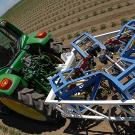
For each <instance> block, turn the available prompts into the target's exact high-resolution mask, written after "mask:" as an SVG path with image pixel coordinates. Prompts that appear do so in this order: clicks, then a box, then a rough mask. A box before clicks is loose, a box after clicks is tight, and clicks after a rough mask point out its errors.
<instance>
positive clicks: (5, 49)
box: [0, 21, 21, 69]
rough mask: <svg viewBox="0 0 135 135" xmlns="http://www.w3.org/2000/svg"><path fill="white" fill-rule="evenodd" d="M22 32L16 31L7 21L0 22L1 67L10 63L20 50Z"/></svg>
mask: <svg viewBox="0 0 135 135" xmlns="http://www.w3.org/2000/svg"><path fill="white" fill-rule="evenodd" d="M20 37H21V32H17V31H16V32H15V31H14V29H12V27H11V26H10V24H9V23H8V22H6V21H1V22H0V69H1V68H3V67H5V66H8V65H10V63H11V62H12V60H13V59H14V58H15V57H16V55H17V53H18V52H19V48H20V47H19V39H20Z"/></svg>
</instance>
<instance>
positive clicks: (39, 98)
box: [0, 88, 51, 121]
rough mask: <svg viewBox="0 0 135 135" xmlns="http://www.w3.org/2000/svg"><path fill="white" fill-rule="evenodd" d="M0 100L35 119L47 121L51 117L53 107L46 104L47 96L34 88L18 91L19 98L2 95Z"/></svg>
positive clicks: (14, 109)
mask: <svg viewBox="0 0 135 135" xmlns="http://www.w3.org/2000/svg"><path fill="white" fill-rule="evenodd" d="M0 101H1V103H2V104H3V105H5V106H6V107H8V108H9V109H11V110H13V111H15V112H17V113H19V114H21V115H23V116H25V117H28V118H30V119H33V120H37V121H47V120H49V117H51V113H50V111H51V108H50V107H49V106H48V105H44V101H45V96H44V95H43V94H39V93H37V92H35V91H34V90H33V89H29V88H24V89H22V90H20V91H18V99H15V98H13V97H10V96H7V95H2V96H1V97H0Z"/></svg>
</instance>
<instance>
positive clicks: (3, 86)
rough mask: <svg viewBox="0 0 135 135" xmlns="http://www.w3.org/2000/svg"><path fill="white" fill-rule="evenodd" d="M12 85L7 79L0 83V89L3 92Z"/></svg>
mask: <svg viewBox="0 0 135 135" xmlns="http://www.w3.org/2000/svg"><path fill="white" fill-rule="evenodd" d="M11 85H12V80H10V79H8V78H4V79H3V80H2V81H1V82H0V89H3V90H8V89H9V88H10V87H11Z"/></svg>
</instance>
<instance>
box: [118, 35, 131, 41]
mask: <svg viewBox="0 0 135 135" xmlns="http://www.w3.org/2000/svg"><path fill="white" fill-rule="evenodd" d="M130 38H131V35H123V36H121V37H120V40H121V41H125V42H126V41H128V40H129V39H130Z"/></svg>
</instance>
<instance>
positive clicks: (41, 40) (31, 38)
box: [26, 32, 51, 45]
mask: <svg viewBox="0 0 135 135" xmlns="http://www.w3.org/2000/svg"><path fill="white" fill-rule="evenodd" d="M50 39H51V33H50V32H49V33H46V32H39V33H37V32H33V33H31V34H29V35H28V39H27V41H26V44H41V45H44V44H46V43H47V42H48V41H49V40H50Z"/></svg>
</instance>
